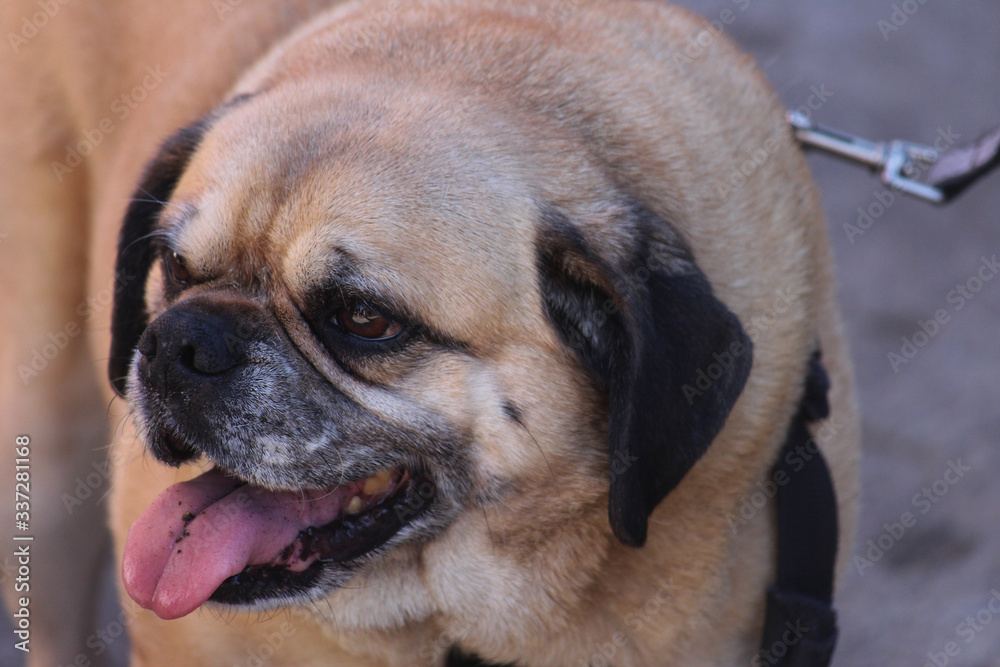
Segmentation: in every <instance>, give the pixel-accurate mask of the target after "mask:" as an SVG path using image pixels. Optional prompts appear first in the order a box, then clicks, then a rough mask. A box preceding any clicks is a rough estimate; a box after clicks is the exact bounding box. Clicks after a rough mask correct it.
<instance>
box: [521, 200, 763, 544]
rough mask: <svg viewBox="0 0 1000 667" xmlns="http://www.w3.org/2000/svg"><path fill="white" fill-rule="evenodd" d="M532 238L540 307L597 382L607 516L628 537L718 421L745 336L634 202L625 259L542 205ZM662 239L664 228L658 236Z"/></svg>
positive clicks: (634, 536) (676, 242)
mask: <svg viewBox="0 0 1000 667" xmlns="http://www.w3.org/2000/svg"><path fill="white" fill-rule="evenodd" d="M545 217H546V220H545V221H544V222H543V231H542V233H541V235H540V237H539V241H538V257H539V269H540V270H539V275H540V279H541V289H542V295H543V298H544V301H545V308H546V311H547V313H548V316H549V318H550V319H551V321H552V322H553V324H554V326H555V328H556V329H557V330H558V331H559V333H560V335H561V336H562V338H563V339H564V340H565V341H566V343H567V344H569V345H570V346H571V347H572V348H573V349H574V351H575V352H576V353H577V355H578V356H579V358H580V359H581V361H582V362H583V364H584V366H585V367H586V368H587V369H588V370H589V371H590V372H591V373H592V374H593V375H594V376H595V378H596V379H597V381H598V383H599V384H600V385H601V386H602V387H603V388H604V389H605V390H606V391H607V392H608V408H609V411H610V415H609V431H610V432H609V440H610V442H609V445H610V450H609V451H610V470H611V489H610V502H609V507H608V512H609V517H610V520H611V527H612V529H613V530H614V533H615V535H616V536H617V537H618V539H619V540H621V541H622V542H624V543H625V544H630V545H632V546H642V545H643V544H644V543H645V541H646V524H647V520H648V518H649V514H650V513H651V512H652V511H653V509H654V508H655V507H656V506H657V504H659V502H660V501H661V500H663V498H664V497H665V496H666V495H667V494H668V493H669V492H670V491H671V490H672V489H673V488H674V487H675V486H677V484H678V483H679V482H680V481H681V478H682V477H684V475H685V474H686V473H687V472H688V470H690V469H691V467H692V466H693V465H694V464H695V462H696V461H697V460H698V459H699V458H700V457H701V455H702V454H704V453H705V450H706V449H707V448H708V446H709V444H711V442H712V440H713V439H714V438H715V436H716V435H717V434H718V433H719V431H720V430H721V429H722V426H723V424H724V423H725V421H726V418H727V417H728V415H729V412H730V410H731V409H732V407H733V404H734V403H735V402H736V399H737V398H738V397H739V394H740V392H741V391H742V389H743V385H744V383H745V382H746V379H747V376H748V375H749V373H750V366H751V361H752V342H751V341H750V339H749V337H748V336H747V335H746V332H745V331H744V330H743V327H742V326H741V324H740V322H739V320H738V319H737V318H736V316H735V315H733V313H732V312H730V311H729V309H728V308H726V306H725V305H724V304H723V303H722V302H721V301H719V300H718V299H717V298H716V297H715V295H714V294H713V292H712V286H711V285H710V284H709V282H708V279H707V278H706V277H705V275H704V274H703V273H702V272H701V271H700V270H699V269H698V267H697V266H696V265H695V263H694V258H693V257H692V256H691V254H690V252H689V251H688V250H687V249H686V248H685V247H684V246H683V243H682V242H681V241H680V239H678V238H676V237H675V235H674V234H673V232H672V231H671V230H670V228H669V227H668V226H667V223H666V222H664V221H663V220H661V219H659V218H657V217H656V216H655V215H654V214H652V213H651V212H649V211H648V210H646V209H644V208H641V207H638V206H636V207H633V208H632V209H631V215H630V217H631V220H630V221H629V223H628V224H627V227H628V228H633V229H634V230H635V235H636V236H637V237H638V238H637V239H636V240H635V242H634V247H633V248H631V249H630V252H631V254H632V257H631V260H630V261H629V262H628V263H627V264H628V265H627V266H623V267H611V266H609V265H608V262H607V261H606V260H602V259H600V258H599V257H598V256H597V254H596V253H594V252H593V251H592V250H591V249H590V248H588V247H587V245H586V244H585V242H584V240H583V238H582V237H581V235H580V234H579V232H577V231H576V230H575V229H574V228H573V226H572V224H571V223H570V222H569V221H568V220H567V219H566V218H565V217H561V216H560V215H559V214H553V213H551V212H550V213H548V214H547V215H546V216H545ZM664 239H669V240H664Z"/></svg>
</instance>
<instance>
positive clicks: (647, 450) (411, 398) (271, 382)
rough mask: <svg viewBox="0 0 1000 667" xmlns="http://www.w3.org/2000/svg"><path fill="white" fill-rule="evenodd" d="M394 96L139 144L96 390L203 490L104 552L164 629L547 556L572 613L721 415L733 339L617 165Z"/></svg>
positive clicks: (536, 127)
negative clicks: (227, 608)
mask: <svg viewBox="0 0 1000 667" xmlns="http://www.w3.org/2000/svg"><path fill="white" fill-rule="evenodd" d="M411 78H414V77H412V76H411V72H407V71H405V70H404V71H402V72H400V73H398V74H397V75H391V74H385V73H378V74H372V75H371V76H370V77H365V76H349V75H346V74H345V73H344V71H343V70H342V69H339V70H338V69H337V68H334V74H333V75H332V76H328V77H325V78H324V77H318V78H317V77H309V78H305V79H303V78H302V77H288V78H287V79H284V80H280V81H277V82H273V81H269V82H265V83H264V84H261V85H260V86H259V89H258V90H255V91H253V92H252V94H249V95H243V96H240V97H237V98H235V99H234V100H233V101H232V102H231V103H229V104H226V105H224V106H223V107H221V108H220V109H219V110H217V111H215V112H213V113H211V114H209V115H208V116H207V117H206V118H205V119H203V120H201V121H199V122H198V123H196V124H194V125H192V126H191V127H189V128H187V129H185V130H183V131H181V132H180V133H178V134H177V135H176V136H174V137H173V138H172V139H169V140H168V141H167V142H166V143H165V144H163V147H162V149H161V150H160V152H159V154H158V155H157V156H156V157H155V158H154V159H153V160H152V162H151V163H150V164H149V166H148V168H147V172H146V174H145V176H144V178H143V179H142V183H141V184H140V186H139V188H138V190H137V192H136V194H135V196H134V201H133V203H132V204H131V206H130V208H129V209H128V211H127V214H126V217H125V221H124V225H123V228H122V232H121V238H120V248H119V254H118V265H117V273H118V276H119V282H118V285H119V287H118V290H117V292H116V295H115V304H114V321H113V347H112V358H111V365H110V375H111V380H112V383H113V384H114V386H115V388H116V391H118V392H119V393H120V394H122V395H125V396H127V397H128V399H129V401H130V403H131V404H132V406H133V408H134V413H135V417H136V420H137V422H138V424H139V427H140V430H141V433H142V434H143V438H144V441H145V443H146V446H147V448H148V451H149V452H150V453H152V455H153V456H155V457H156V458H157V459H159V460H160V461H162V462H163V463H166V464H170V465H187V464H192V463H199V464H201V465H203V466H204V467H205V468H206V470H207V472H205V474H203V475H201V476H200V477H196V478H195V479H194V480H192V481H190V482H186V483H183V484H180V485H177V486H175V487H171V489H169V490H167V491H165V492H164V493H163V494H162V495H161V496H160V497H159V498H158V499H157V501H156V502H155V503H154V504H153V505H152V506H151V507H150V508H149V509H148V510H146V512H145V513H144V514H143V516H142V518H141V519H140V520H139V521H138V522H137V523H136V525H135V526H134V527H133V529H132V531H131V534H130V536H129V539H128V544H127V546H126V556H125V566H124V572H125V581H126V585H127V588H128V590H129V592H130V593H131V595H132V596H133V597H134V598H135V599H136V600H137V601H138V602H140V603H141V604H143V605H144V606H147V607H150V608H152V609H154V610H155V611H156V612H157V613H159V614H160V615H161V616H163V617H167V618H170V617H176V616H180V615H184V614H186V613H188V612H190V611H191V610H193V609H194V608H196V607H197V606H199V605H200V604H202V603H203V602H205V601H206V600H208V599H211V600H215V601H218V602H223V603H230V604H243V605H250V606H256V607H267V606H275V605H283V604H289V603H295V602H299V601H305V600H307V599H317V598H320V597H324V596H327V595H330V594H331V592H332V591H334V589H338V588H340V587H343V586H344V585H345V584H346V583H347V582H348V581H349V580H350V579H352V578H354V577H359V576H367V577H369V581H374V580H376V579H377V577H379V576H390V575H386V574H385V573H386V572H391V573H392V574H391V576H392V577H394V581H395V582H396V585H397V586H400V587H401V588H400V590H403V589H407V587H411V588H412V587H418V586H419V587H423V588H421V590H422V591H423V592H422V593H421V596H423V597H434V596H435V595H445V593H443V592H442V589H443V588H445V585H444V584H441V583H440V582H429V581H428V580H429V579H431V578H432V576H433V575H432V574H429V573H433V572H434V571H435V568H445V567H450V568H451V570H450V571H451V572H452V573H454V572H457V571H465V572H468V570H463V569H462V568H461V567H460V563H461V562H462V561H466V562H468V563H473V564H475V563H482V564H484V565H485V564H487V563H493V564H496V563H497V562H499V563H500V564H501V565H500V566H499V568H498V572H499V574H497V576H506V575H504V574H503V572H502V571H500V570H502V569H503V568H504V567H507V568H516V567H526V566H527V567H542V563H544V558H545V557H548V556H553V555H555V557H556V559H557V560H558V563H559V565H558V569H559V572H560V573H561V574H553V575H552V576H551V577H548V578H547V579H546V580H547V581H554V580H555V579H559V578H560V577H562V578H563V579H566V580H570V579H573V578H577V579H578V581H577V582H576V583H574V584H573V586H585V585H586V581H585V577H583V576H581V573H582V572H583V571H584V570H585V569H587V568H588V567H592V564H589V565H588V564H587V563H585V562H584V561H588V559H589V560H594V561H597V560H599V559H600V558H601V554H602V553H603V551H604V550H606V549H607V546H606V545H607V544H608V543H610V542H611V541H612V540H614V539H617V540H620V541H621V542H624V543H626V544H629V545H632V546H635V547H639V546H641V545H642V544H643V543H644V541H645V539H646V532H647V518H648V516H649V514H650V512H651V511H652V510H653V509H654V508H655V507H656V505H657V504H658V503H659V502H660V501H661V500H662V499H663V498H664V497H665V496H666V495H667V494H668V493H670V491H671V490H672V489H673V488H674V487H675V486H677V485H678V483H680V482H681V480H682V478H683V477H684V476H685V474H686V473H687V472H688V471H689V470H690V469H691V468H692V466H693V465H694V464H695V463H696V462H697V461H698V459H699V457H701V456H702V454H703V453H704V452H705V451H706V449H707V448H708V447H709V445H710V444H711V443H712V441H713V439H714V438H715V437H716V435H717V434H718V432H719V431H720V429H721V428H722V426H723V423H724V422H725V420H726V418H727V415H728V414H729V412H730V410H731V408H732V406H733V404H734V402H735V401H736V400H737V397H738V396H739V394H740V392H741V389H742V387H743V385H744V382H745V380H746V378H747V376H748V373H749V368H750V358H751V355H750V351H749V347H750V342H749V340H748V338H747V336H746V334H745V333H744V330H743V328H742V327H741V325H740V322H739V321H738V320H737V318H736V317H735V316H734V315H733V313H732V312H730V310H729V309H727V307H726V305H725V304H723V303H722V302H721V301H720V300H719V299H718V298H717V297H716V295H715V293H714V291H713V287H712V285H711V284H710V282H709V280H708V278H707V277H706V275H705V274H704V273H703V272H702V271H701V270H700V269H699V264H698V257H697V253H695V252H694V251H693V250H692V246H691V244H690V242H689V240H687V239H685V237H684V235H683V220H672V219H670V212H669V210H668V207H667V206H666V205H665V204H664V202H663V198H654V199H651V200H646V199H644V197H643V192H642V189H641V188H639V189H632V188H630V187H629V180H628V178H627V177H626V175H623V173H621V171H619V170H618V169H617V167H616V166H615V164H614V163H613V159H612V158H610V157H609V154H611V153H613V151H614V150H615V148H614V146H613V145H609V144H608V143H606V142H604V143H602V142H598V141H596V140H595V138H594V137H593V136H589V135H588V134H587V133H586V132H583V131H582V130H579V128H575V127H574V126H573V125H572V124H571V123H567V122H566V121H565V120H564V119H562V118H560V117H559V114H558V113H555V112H553V113H543V112H540V111H536V110H534V109H531V108H530V104H528V103H527V102H524V103H518V102H512V101H510V100H497V99H495V98H494V97H493V96H492V95H488V94H484V92H483V91H482V90H477V89H476V88H475V87H470V86H469V85H467V83H465V82H463V81H462V80H457V81H455V80H453V81H448V82H447V83H443V82H442V81H436V82H434V83H433V84H430V83H427V82H423V83H420V82H413V81H411V80H410V79H411ZM428 87H430V88H428ZM602 141H603V140H602ZM723 356H725V357H726V358H727V359H729V360H730V363H727V364H724V365H720V364H719V363H717V360H718V359H719V358H722V357H723ZM708 369H713V376H712V378H711V380H710V381H709V382H707V383H706V382H704V381H703V379H702V376H704V375H705V373H706V372H708ZM715 369H719V370H718V372H715ZM695 387H697V389H695ZM602 545H605V546H602ZM539 554H540V555H542V558H543V560H539V556H538V555H539ZM546 554H548V556H546ZM577 561H579V562H577ZM379 573H381V574H379ZM481 576H482V580H481V581H474V580H470V579H466V580H463V581H451V582H450V583H449V584H447V585H449V586H463V585H464V586H467V587H468V588H469V589H470V590H474V589H476V587H477V586H485V585H484V584H483V581H488V580H489V578H490V577H491V576H493V575H492V574H491V573H490V572H485V571H484V572H482V573H481ZM418 581H419V582H420V583H417V582H418ZM552 585H553V586H555V585H557V584H555V583H553V584H552ZM559 585H562V584H559ZM566 585H569V584H566ZM487 588H488V587H487ZM428 591H429V592H428ZM353 594H354V595H355V596H360V595H364V591H363V590H362V591H355V592H354V593H353ZM372 594H373V595H374V593H372ZM400 596H403V597H405V593H400ZM414 599H415V598H414ZM383 604H384V599H383ZM407 604H409V605H410V607H409V608H406V609H402V607H405V606H406V605H407ZM421 604H422V603H421ZM399 605H400V607H401V611H399V613H398V615H399V617H400V618H405V617H407V616H408V615H414V616H415V615H419V614H420V613H423V610H421V609H419V608H418V607H419V606H420V604H418V603H416V602H412V601H411V602H405V603H404V602H400V603H399Z"/></svg>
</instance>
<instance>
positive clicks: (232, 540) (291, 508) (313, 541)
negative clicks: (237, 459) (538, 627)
mask: <svg viewBox="0 0 1000 667" xmlns="http://www.w3.org/2000/svg"><path fill="white" fill-rule="evenodd" d="M432 499H433V486H432V485H431V483H430V482H429V481H428V480H427V479H425V478H423V477H422V476H420V475H419V474H414V473H412V472H410V471H406V470H383V471H380V472H378V473H376V474H374V475H371V476H370V477H367V478H365V479H360V480H356V481H352V482H348V483H345V484H341V485H338V486H335V487H332V488H328V489H323V490H305V491H269V490H267V489H265V488H263V487H259V486H254V485H252V484H247V483H246V482H244V481H242V480H240V479H238V478H236V477H233V476H231V475H229V474H227V473H225V472H223V471H222V470H221V469H219V468H213V469H212V470H210V471H209V472H206V473H204V474H203V475H201V476H199V477H196V478H195V479H192V480H190V481H187V482H182V483H180V484H175V485H173V486H171V487H170V488H168V489H167V490H165V491H164V492H163V493H161V494H160V495H159V496H158V497H157V498H156V500H154V501H153V503H152V504H151V505H150V506H149V507H148V508H147V509H146V511H145V512H143V514H142V516H140V517H139V519H138V520H137V521H136V522H135V524H134V525H133V526H132V528H131V530H130V531H129V534H128V537H127V538H126V541H125V553H124V558H123V561H122V578H123V580H124V583H125V590H126V591H127V592H128V594H129V595H130V596H131V597H132V599H133V600H135V601H136V602H137V603H138V604H139V605H141V606H142V607H145V608H146V609H150V610H152V611H153V612H155V613H156V614H157V615H158V616H160V617H161V618H163V619H173V618H179V617H181V616H185V615H187V614H189V613H191V612H192V611H194V610H195V609H197V608H198V607H199V606H201V605H202V604H204V603H205V602H206V601H208V600H212V601H214V602H222V603H229V604H242V605H254V604H260V603H267V602H268V601H272V602H274V601H281V600H288V599H290V598H293V597H295V596H296V595H298V594H301V593H306V592H308V591H309V590H311V589H313V588H314V587H315V586H316V585H317V583H318V582H319V581H320V579H321V578H322V574H323V572H324V570H325V569H327V568H330V567H333V568H340V569H344V565H343V564H349V563H350V562H352V561H355V560H357V559H359V558H362V557H364V556H366V555H368V554H370V553H371V552H373V551H375V550H377V549H378V548H379V547H381V546H382V545H384V544H386V542H388V541H389V540H390V539H391V538H392V537H393V536H394V535H396V534H397V533H398V532H399V531H400V530H401V529H402V528H403V527H404V526H405V525H407V524H408V523H409V522H410V521H412V520H413V519H414V518H415V517H416V516H418V515H420V514H422V513H423V510H424V509H425V508H426V507H427V506H428V505H429V504H430V502H431V500H432Z"/></svg>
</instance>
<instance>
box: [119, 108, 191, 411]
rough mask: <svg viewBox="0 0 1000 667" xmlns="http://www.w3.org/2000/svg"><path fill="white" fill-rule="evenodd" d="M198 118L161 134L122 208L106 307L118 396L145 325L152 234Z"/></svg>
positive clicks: (188, 149)
mask: <svg viewBox="0 0 1000 667" xmlns="http://www.w3.org/2000/svg"><path fill="white" fill-rule="evenodd" d="M207 125H208V123H207V121H206V120H205V119H202V120H199V121H197V122H195V123H193V124H192V125H189V126H188V127H186V128H184V129H183V130H181V131H180V132H178V133H177V134H175V135H174V136H172V137H170V138H169V139H167V140H166V141H165V142H164V143H163V145H162V146H161V147H160V150H159V152H157V154H156V156H155V157H154V158H153V159H152V160H151V161H150V162H149V164H148V165H147V166H146V171H145V173H144V174H143V176H142V178H141V179H140V181H139V186H138V187H137V188H136V191H135V193H134V194H133V195H132V200H131V203H130V204H129V207H128V209H127V210H126V211H125V219H124V221H123V222H122V228H121V232H120V234H119V237H118V259H117V260H116V262H115V297H114V305H113V306H112V310H111V360H110V361H109V362H108V374H109V376H110V378H111V386H112V387H114V390H115V393H117V394H118V395H119V396H124V395H125V379H126V376H127V374H128V367H129V363H130V362H131V359H132V353H133V352H134V350H135V346H136V345H137V344H138V342H139V338H140V337H141V336H142V332H143V331H145V330H146V325H148V324H149V314H148V313H147V312H146V301H145V291H146V278H147V277H148V276H149V269H150V266H151V265H152V263H153V259H154V258H153V246H152V243H151V242H152V237H153V235H152V233H153V230H154V228H155V226H156V222H157V220H158V219H159V216H160V211H162V210H163V207H164V205H165V203H166V202H167V201H169V199H170V197H171V195H172V194H173V192H174V188H175V187H176V186H177V181H178V180H180V177H181V174H183V173H184V170H185V169H186V168H187V164H188V161H189V160H190V159H191V155H192V154H193V153H194V151H195V149H196V148H197V147H198V143H199V142H200V141H201V138H202V136H203V135H204V133H205V130H206V129H207Z"/></svg>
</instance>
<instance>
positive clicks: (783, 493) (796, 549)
mask: <svg viewBox="0 0 1000 667" xmlns="http://www.w3.org/2000/svg"><path fill="white" fill-rule="evenodd" d="M829 388H830V381H829V378H827V375H826V371H825V370H824V369H823V366H822V364H820V360H819V353H818V352H817V353H815V354H814V355H813V357H812V359H810V360H809V371H808V373H807V375H806V386H805V392H804V394H803V396H802V402H801V403H800V405H799V410H798V413H797V414H796V415H795V417H794V418H793V419H792V423H791V425H790V426H789V429H788V436H787V437H786V439H785V444H784V447H782V449H781V454H780V455H779V457H778V461H777V462H776V463H775V465H774V477H773V479H774V480H775V482H776V483H777V482H778V481H779V480H782V479H785V480H787V482H786V483H784V484H780V485H779V486H778V491H777V495H776V504H777V512H778V575H777V580H776V581H775V583H774V584H772V585H771V586H770V587H769V588H768V590H767V613H766V616H765V621H764V635H763V639H762V641H761V650H760V653H759V654H758V659H759V663H760V664H761V665H769V666H774V667H825V666H826V665H829V664H830V659H831V657H832V656H833V649H834V645H835V644H836V642H837V621H836V619H837V616H836V613H835V612H834V610H833V605H832V603H833V575H834V566H835V563H836V558H837V535H838V528H837V498H836V495H835V492H834V489H833V480H832V479H831V477H830V470H829V468H828V467H827V465H826V461H825V460H824V459H823V454H822V453H821V452H820V450H819V449H818V448H817V446H816V443H815V442H814V441H813V440H812V439H811V438H810V435H809V429H808V427H807V424H809V423H810V422H815V421H819V420H822V419H825V418H826V417H827V416H828V415H829V413H830V405H829V402H828V401H827V392H828V390H829Z"/></svg>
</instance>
